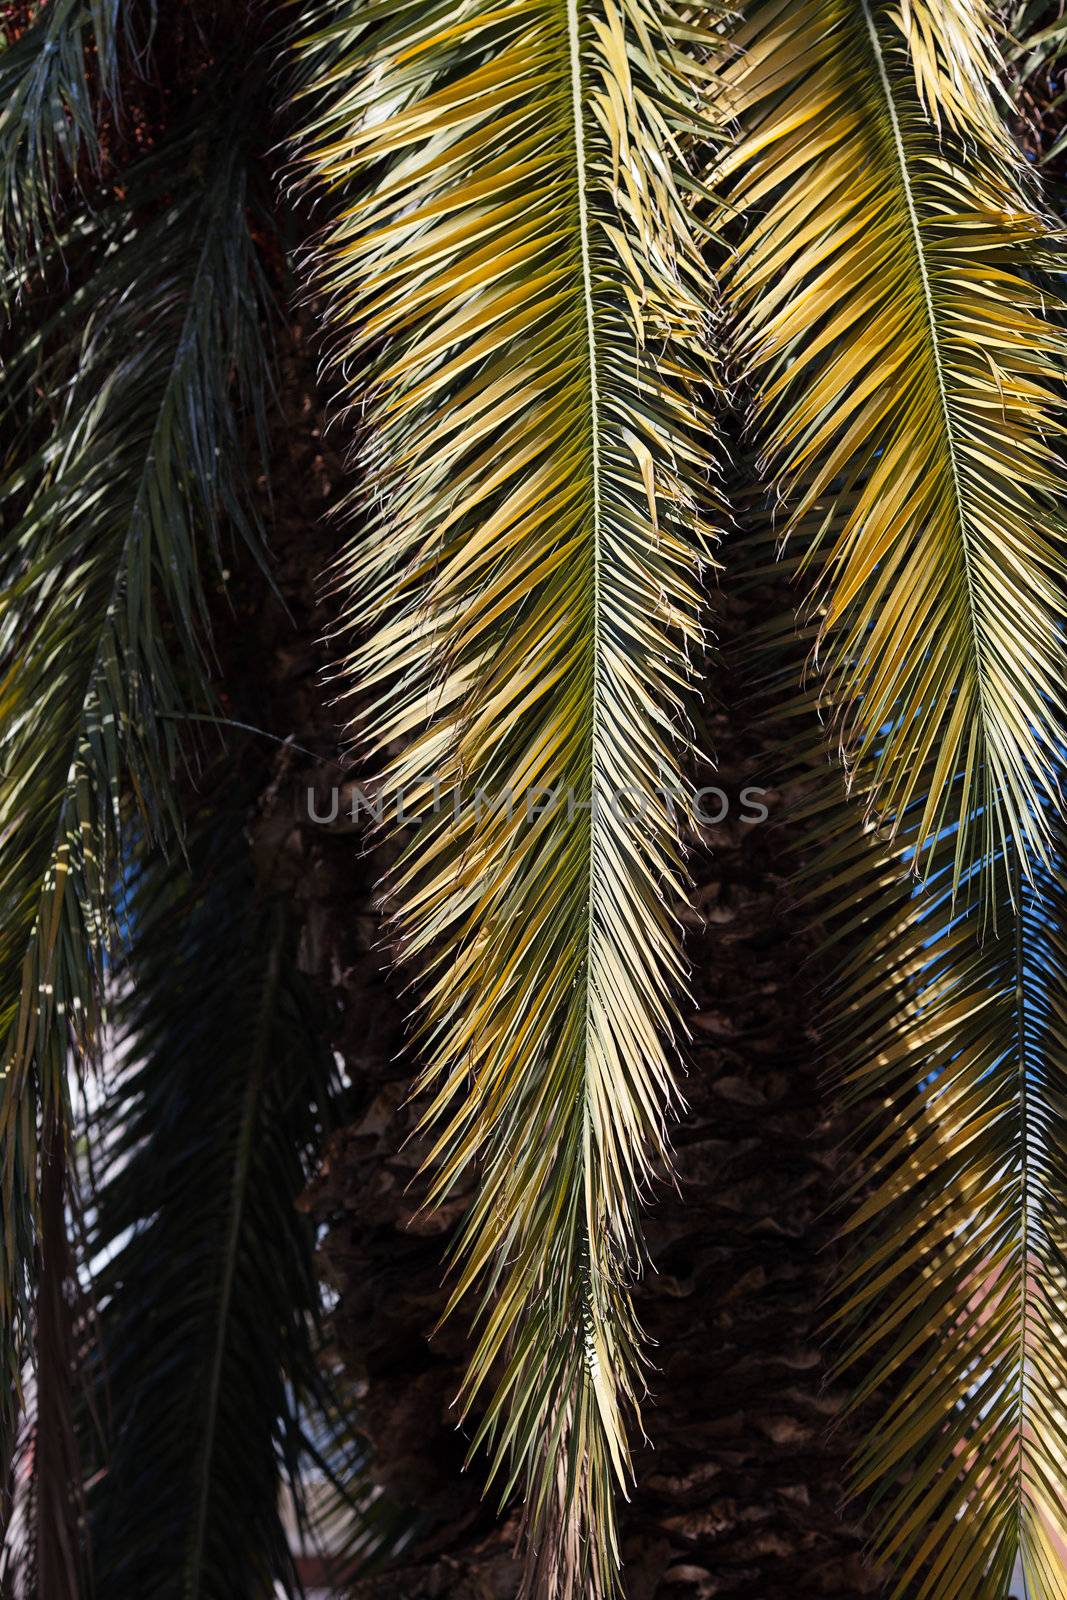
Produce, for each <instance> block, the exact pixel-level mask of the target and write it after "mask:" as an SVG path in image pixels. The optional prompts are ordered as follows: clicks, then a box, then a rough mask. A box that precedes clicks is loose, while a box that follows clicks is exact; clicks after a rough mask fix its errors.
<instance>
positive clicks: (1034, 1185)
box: [824, 815, 1067, 1600]
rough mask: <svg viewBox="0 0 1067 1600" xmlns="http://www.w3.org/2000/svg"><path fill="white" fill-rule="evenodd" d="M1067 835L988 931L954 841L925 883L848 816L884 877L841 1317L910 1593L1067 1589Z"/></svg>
mask: <svg viewBox="0 0 1067 1600" xmlns="http://www.w3.org/2000/svg"><path fill="white" fill-rule="evenodd" d="M905 826H907V824H905ZM1063 844H1064V841H1063V840H1062V838H1061V836H1060V835H1059V833H1058V832H1057V833H1056V835H1055V838H1054V850H1055V862H1056V864H1055V865H1054V866H1053V867H1051V868H1048V869H1045V868H1039V869H1038V870H1037V871H1036V873H1035V875H1034V881H1032V882H1029V883H1028V882H1026V881H1025V880H1023V879H1022V878H1021V875H1020V874H1019V873H1018V871H1017V869H1015V868H1014V867H1012V866H1007V865H1006V868H1005V871H1004V872H1003V873H1002V874H1001V875H1000V880H999V881H1000V882H1001V884H1002V886H1003V887H1002V899H1001V904H1000V905H999V907H998V908H997V931H996V933H995V934H990V933H989V932H988V930H985V936H983V928H982V919H981V912H980V908H979V907H978V906H977V905H974V906H971V907H970V908H969V909H968V910H967V911H966V912H965V913H963V914H959V913H958V911H956V910H954V908H953V883H952V878H953V862H952V852H951V848H950V841H943V842H942V843H941V844H939V845H938V846H937V847H936V848H935V865H934V867H933V869H932V872H931V876H930V879H929V882H928V885H927V887H926V889H925V890H923V889H913V890H912V891H910V892H907V891H905V890H903V889H902V887H901V885H900V880H899V872H898V873H897V874H896V879H897V881H896V886H895V887H894V885H893V883H892V881H891V880H892V878H893V876H894V874H893V872H892V868H893V867H894V866H896V867H897V868H899V864H900V856H899V854H896V855H895V857H894V858H893V859H890V858H886V857H885V856H884V853H883V852H880V851H878V850H877V849H874V850H872V841H871V840H870V839H869V838H868V839H863V838H861V837H860V836H859V830H857V829H856V827H855V824H854V821H853V822H849V821H848V820H847V819H846V818H844V817H843V816H842V815H839V816H838V819H837V823H836V825H835V842H834V844H833V846H832V847H831V849H830V852H829V855H828V857H827V858H826V860H825V863H824V864H827V865H829V864H830V862H831V861H832V862H833V865H834V868H835V870H836V871H837V872H838V874H843V875H845V876H850V877H851V881H852V882H853V884H856V883H859V884H861V885H863V884H865V881H866V880H865V872H866V874H868V875H869V881H870V883H871V890H870V892H869V893H868V892H867V891H866V889H865V888H861V890H860V894H859V897H858V898H859V901H860V902H861V903H862V905H863V910H864V921H865V922H866V924H867V926H868V928H869V930H870V931H869V932H868V934H867V937H866V938H863V939H861V940H860V941H859V942H858V943H857V941H856V938H855V932H854V928H855V923H853V931H852V932H851V933H850V942H851V949H850V956H849V961H848V963H847V966H846V969H845V971H844V973H843V975H842V982H841V985H840V988H839V990H838V992H837V994H836V995H835V999H834V1007H835V1012H836V1015H837V1020H838V1026H839V1027H840V1028H841V1029H843V1030H844V1031H845V1033H846V1034H847V1037H848V1038H849V1040H850V1041H851V1043H850V1047H849V1049H848V1050H847V1051H846V1053H845V1056H844V1076H845V1082H846V1086H847V1093H848V1096H849V1097H850V1098H852V1099H854V1100H855V1101H856V1102H857V1103H858V1104H859V1105H861V1106H864V1107H865V1108H866V1112H867V1115H866V1119H865V1124H864V1132H863V1137H862V1140H861V1146H862V1148H861V1150H860V1152H859V1161H858V1165H857V1172H858V1175H859V1189H858V1199H857V1201H856V1203H855V1205H854V1209H853V1214H852V1216H851V1218H850V1220H849V1223H848V1225H847V1230H846V1239H848V1240H850V1241H851V1245H852V1248H851V1252H850V1265H849V1268H848V1271H847V1274H846V1276H845V1279H844V1281H843V1283H842V1285H841V1303H840V1307H839V1311H838V1315H839V1318H840V1320H841V1321H842V1322H843V1324H844V1326H845V1327H846V1328H847V1330H848V1364H849V1366H850V1367H851V1368H852V1369H853V1370H855V1371H857V1372H859V1373H860V1374H861V1375H862V1379H861V1382H860V1384H859V1386H858V1389H857V1393H856V1397H855V1398H856V1404H857V1406H860V1407H862V1408H864V1434H865V1440H866V1442H865V1444H864V1446H863V1448H862V1450H861V1453H860V1455H859V1458H858V1461H857V1464H856V1472H855V1478H854V1483H853V1487H854V1489H855V1491H856V1493H857V1494H859V1495H860V1496H861V1497H863V1498H864V1499H869V1500H873V1502H874V1505H875V1507H876V1511H875V1517H874V1554H875V1556H876V1558H877V1559H879V1560H881V1561H884V1562H885V1563H886V1565H887V1566H888V1568H889V1571H890V1574H891V1592H892V1594H893V1595H894V1596H898V1597H900V1600H904V1597H905V1596H907V1600H959V1597H960V1596H962V1595H966V1596H967V1600H1006V1597H1007V1596H1008V1595H1010V1594H1012V1593H1013V1592H1014V1589H1013V1584H1012V1578H1013V1574H1014V1572H1015V1570H1016V1567H1017V1564H1019V1563H1021V1567H1022V1571H1023V1573H1024V1574H1025V1580H1026V1591H1025V1592H1026V1593H1027V1594H1028V1595H1030V1596H1031V1597H1033V1600H1065V1597H1067V1510H1065V1507H1067V1381H1065V1377H1064V1374H1065V1372H1067V1221H1065V1218H1067V1141H1065V1139H1064V1135H1063V1119H1064V1109H1065V1107H1067V1005H1065V1000H1064V996H1065V994H1067V877H1065V876H1064V874H1063V864H1064V862H1065V860H1067V857H1065V855H1064V849H1063ZM905 848H907V847H905ZM872 866H874V867H876V868H881V869H882V872H883V876H882V881H881V884H880V885H878V876H879V874H878V872H877V871H876V872H873V873H872V872H871V868H872ZM850 868H851V872H850ZM1013 877H1014V879H1015V881H1014V883H1011V879H1012V878H1013ZM850 915H851V913H850Z"/></svg>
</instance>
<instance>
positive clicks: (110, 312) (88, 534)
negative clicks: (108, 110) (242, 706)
mask: <svg viewBox="0 0 1067 1600" xmlns="http://www.w3.org/2000/svg"><path fill="white" fill-rule="evenodd" d="M210 119H211V120H209V121H208V122H205V121H204V120H203V119H202V118H199V117H198V118H195V119H194V120H193V122H192V125H191V126H190V127H189V128H188V129H186V130H185V131H179V132H176V133H175V134H174V135H173V136H172V137H171V138H169V139H168V140H167V141H166V142H165V143H164V144H162V145H160V147H159V148H158V149H157V150H156V151H155V152H153V154H152V155H151V156H149V157H148V158H147V159H146V160H145V161H144V163H143V164H142V165H141V166H140V167H139V168H137V169H136V170H135V171H133V172H131V173H130V174H129V177H128V181H127V183H126V186H125V193H124V195H123V198H122V199H121V201H117V202H115V203H114V204H113V205H112V206H111V207H109V208H108V209H106V210H102V211H101V212H100V213H99V214H98V215H97V216H96V217H95V218H94V219H92V220H91V221H87V222H86V224H85V231H84V233H83V234H82V236H81V237H80V238H79V241H78V251H79V260H80V262H81V263H83V264H84V273H83V276H82V278H81V282H80V284H79V286H78V288H77V289H76V290H75V292H73V293H68V294H67V295H66V296H65V297H63V298H60V300H59V301H58V303H57V305H56V307H55V308H54V309H49V310H47V311H46V312H44V313H43V314H41V315H39V316H38V318H37V320H36V323H34V322H33V321H32V320H31V313H30V312H29V311H27V312H26V314H25V318H20V320H19V321H18V322H17V323H16V324H15V326H14V327H13V329H12V332H11V341H12V345H13V355H12V357H11V359H10V360H9V362H8V364H7V367H6V371H5V375H4V384H3V391H2V394H0V406H2V409H3V412H4V413H5V414H6V415H7V416H9V417H12V418H15V419H17V421H18V423H19V424H20V425H21V426H20V432H19V433H18V434H16V435H15V438H16V441H17V443H16V446H15V447H13V448H12V450H11V451H10V453H9V456H8V459H7V463H6V470H5V473H4V480H3V482H2V483H0V516H2V517H3V525H2V532H0V593H2V597H3V598H2V601H0V735H2V741H3V752H4V754H3V770H2V772H0V815H2V816H3V820H4V850H3V855H2V858H0V1041H2V1044H0V1049H2V1056H3V1078H2V1082H0V1175H2V1180H3V1186H2V1192H3V1205H2V1214H0V1224H2V1225H0V1317H2V1319H3V1326H4V1331H5V1335H6V1337H5V1340H4V1365H5V1371H6V1373H7V1376H8V1379H9V1382H10V1385H11V1387H10V1389H9V1390H8V1393H10V1394H12V1395H14V1394H15V1393H16V1392H17V1380H18V1364H19V1363H20V1361H21V1353H22V1349H23V1346H24V1342H25V1339H26V1337H27V1334H28V1330H29V1325H30V1322H31V1320H32V1317H31V1311H30V1299H31V1277H32V1263H33V1251H34V1212H35V1209H36V1192H37V1165H38V1153H37V1129H38V1126H39V1124H40V1122H41V1121H43V1120H46V1119H49V1118H52V1117H58V1119H59V1123H60V1125H61V1126H66V1112H65V1100H66V1060H67V1052H68V1049H69V1048H70V1047H71V1046H72V1045H73V1046H74V1047H75V1048H76V1049H78V1050H79V1051H82V1052H84V1051H85V1050H86V1049H88V1048H90V1047H91V1042H92V1038H93V1034H94V1030H95V1024H96V1017H97V1013H98V1010H99V1002H100V997H101V976H102V975H101V959H102V951H103V948H104V946H105V944H106V941H107V936H108V930H109V925H110V921H111V916H112V912H111V902H112V888H113V881H114V874H115V871H116V830H117V827H118V825H119V824H120V821H121V819H122V814H123V811H124V809H125V808H126V806H127V805H128V804H129V803H131V802H132V803H135V804H136V806H137V807H138V808H139V810H140V812H141V814H142V816H143V819H144V825H145V826H146V827H147V828H148V829H150V830H151V831H154V832H158V831H160V830H163V831H165V830H167V829H170V830H171V831H173V829H174V828H175V826H176V824H177V821H178V812H177V808H176V802H175V798H174V790H173V781H174V774H175V770H176V764H177V761H178V755H179V749H178V734H177V731H176V729H177V726H178V725H177V724H176V723H175V722H174V721H173V720H172V719H173V718H174V717H175V716H176V715H177V714H178V713H179V712H180V711H181V710H183V709H186V708H188V707H190V706H191V705H195V704H197V703H200V704H203V703H204V697H205V696H206V695H207V694H208V687H207V677H206V668H205V662H204V657H203V639H204V627H205V621H206V609H205V608H206V593H207V588H206V586H207V585H208V584H209V583H210V582H211V581H212V573H213V569H214V570H215V571H217V570H218V566H219V551H220V538H221V536H222V529H223V526H225V527H226V528H227V529H229V530H236V531H237V532H238V533H239V534H243V535H244V536H246V537H249V538H252V537H254V536H255V535H254V527H253V522H252V520H251V514H250V512H249V511H248V509H247V500H246V497H245V493H244V488H243V485H244V479H245V470H246V463H247V458H248V439H247V435H246V432H245V431H244V430H243V425H242V421H241V411H242V409H246V410H249V411H250V412H251V414H252V415H253V416H255V415H256V414H261V413H262V408H263V405H264V403H265V387H266V384H267V381H268V380H267V359H266V352H265V349H264V344H263V327H264V322H263V318H264V297H263V285H262V282H261V280H260V277H259V272H258V268H257V265H256V256H255V247H254V245H253V242H252V239H251V236H250V233H249V226H248V214H247V212H246V206H247V204H248V202H249V198H250V197H249V188H248V186H249V165H248V163H249V152H248V149H247V145H246V142H245V140H244V137H243V128H244V126H245V121H246V113H245V103H244V101H243V98H239V99H238V100H237V101H235V102H232V103H230V104H228V105H227V104H224V103H222V102H220V101H215V102H214V103H213V105H212V109H211V112H210ZM212 128H213V130H214V139H211V138H210V137H209V133H210V130H211V129H212ZM205 138H208V142H207V143H205ZM209 150H211V151H212V152H213V154H212V158H211V160H210V162H208V161H207V159H206V158H207V153H208V151H209ZM20 339H21V344H20ZM18 444H21V445H22V447H23V448H22V449H21V450H20V449H19V448H18ZM5 1420H6V1425H7V1438H8V1446H9V1447H10V1437H11V1426H12V1421H13V1418H12V1417H11V1416H10V1415H9V1416H8V1417H7V1418H6V1419H5Z"/></svg>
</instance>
